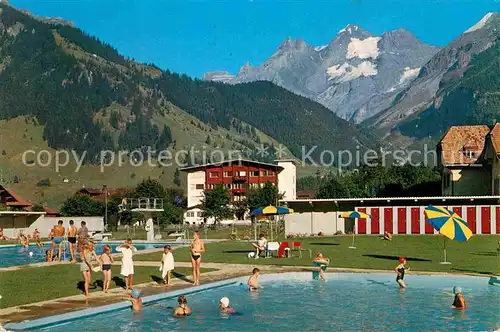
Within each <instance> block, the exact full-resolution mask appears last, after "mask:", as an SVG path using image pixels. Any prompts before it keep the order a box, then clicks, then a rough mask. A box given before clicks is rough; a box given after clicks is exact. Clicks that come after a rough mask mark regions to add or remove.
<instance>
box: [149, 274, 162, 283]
mask: <svg viewBox="0 0 500 332" xmlns="http://www.w3.org/2000/svg"><path fill="white" fill-rule="evenodd" d="M151 280H153V281H154V282H156V283H157V284H159V285H163V284H164V282H165V280H163V279H162V278H160V277H158V276H155V275H151Z"/></svg>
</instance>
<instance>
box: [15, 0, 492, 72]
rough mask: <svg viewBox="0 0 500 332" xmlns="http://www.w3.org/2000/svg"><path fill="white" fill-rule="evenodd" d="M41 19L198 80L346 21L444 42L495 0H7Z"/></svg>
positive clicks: (323, 35)
mask: <svg viewBox="0 0 500 332" xmlns="http://www.w3.org/2000/svg"><path fill="white" fill-rule="evenodd" d="M10 3H11V4H13V5H14V6H16V7H18V8H23V9H28V10H30V11H32V12H33V13H34V14H37V15H42V16H61V17H63V18H65V19H68V20H72V21H73V22H74V23H75V24H76V25H77V26H78V27H79V28H81V29H83V30H85V31H86V32H88V33H90V34H92V35H95V36H97V37H99V38H100V39H101V40H104V41H106V42H108V43H110V44H112V45H113V46H115V47H116V48H117V49H118V50H119V51H120V53H122V54H124V55H126V56H130V57H133V58H134V59H136V60H138V61H142V62H154V63H156V64H157V65H158V66H160V67H161V68H164V69H170V70H172V71H176V72H181V73H187V74H188V75H191V76H198V77H200V76H202V75H203V73H204V72H206V71H209V70H217V69H226V70H228V71H230V72H232V73H236V72H237V71H238V69H239V68H240V66H242V65H243V64H244V63H245V62H246V61H249V62H250V63H251V64H252V65H258V64H260V63H261V62H262V61H263V60H265V59H266V58H267V57H269V56H270V55H271V54H272V53H274V50H275V49H276V47H277V46H278V45H279V44H280V43H281V42H282V41H283V40H284V39H285V38H286V37H287V36H291V37H292V38H298V37H302V38H304V39H305V40H306V41H307V42H308V43H310V44H313V45H314V46H317V45H324V44H327V43H328V42H329V41H330V40H331V39H333V38H334V36H335V35H336V34H337V32H338V30H340V29H341V28H343V27H344V26H345V25H347V24H348V23H352V24H356V25H359V26H361V27H363V28H364V29H366V30H369V31H372V32H374V33H377V34H379V33H382V32H384V31H388V30H394V29H397V28H401V27H402V28H405V29H407V30H410V31H411V32H413V33H414V34H415V35H416V36H417V37H418V38H420V39H421V40H422V41H424V42H427V43H431V44H435V45H445V44H446V43H448V42H450V41H451V40H452V39H454V38H455V37H456V36H458V35H459V34H460V33H461V32H463V31H465V30H467V29H468V28H469V27H470V26H472V25H473V24H475V23H476V22H477V21H478V20H479V19H481V18H482V17H483V16H484V15H485V14H486V13H487V12H490V11H500V0H439V1H438V0H370V1H368V0H330V1H314V0H309V1H271V0H268V1H263V0H228V1H217V0H214V1H210V0H198V1H189V0H137V1H135V0H129V1H121V0H10Z"/></svg>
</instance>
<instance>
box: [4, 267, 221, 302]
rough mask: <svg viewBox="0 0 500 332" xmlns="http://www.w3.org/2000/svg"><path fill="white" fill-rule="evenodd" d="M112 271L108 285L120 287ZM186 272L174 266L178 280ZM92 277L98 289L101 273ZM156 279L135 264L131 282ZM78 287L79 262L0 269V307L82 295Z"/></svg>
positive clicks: (157, 277) (157, 274) (80, 284)
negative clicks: (12, 269)
mask: <svg viewBox="0 0 500 332" xmlns="http://www.w3.org/2000/svg"><path fill="white" fill-rule="evenodd" d="M112 271H113V277H112V278H113V280H112V281H111V285H110V287H111V288H117V287H122V285H124V284H123V283H124V281H123V280H122V279H121V278H122V277H121V276H120V266H113V268H112ZM210 271H213V269H202V271H201V272H202V273H203V272H210ZM190 274H191V269H190V268H176V269H175V271H174V273H173V277H174V278H180V279H182V278H184V277H185V275H190ZM92 280H93V281H95V287H92V285H91V286H90V287H91V292H92V291H100V290H102V288H101V285H102V280H103V277H102V273H93V274H92ZM159 280H161V274H160V272H159V271H158V268H157V267H143V266H136V267H135V278H134V283H135V284H140V283H146V282H151V281H159ZM81 289H83V277H82V274H81V272H80V264H76V265H69V264H64V265H53V266H46V267H38V268H36V267H31V268H23V269H20V270H16V271H8V272H0V295H2V299H0V308H7V307H12V306H17V305H21V304H28V303H34V302H40V301H46V300H51V299H56V298H60V297H65V296H71V295H78V294H82V291H81Z"/></svg>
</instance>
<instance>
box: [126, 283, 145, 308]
mask: <svg viewBox="0 0 500 332" xmlns="http://www.w3.org/2000/svg"><path fill="white" fill-rule="evenodd" d="M125 299H126V300H129V301H130V302H131V303H132V310H133V311H135V312H140V311H141V310H142V299H141V292H140V291H139V290H138V289H136V288H134V289H132V293H131V294H130V295H129V296H128V297H126V298H125Z"/></svg>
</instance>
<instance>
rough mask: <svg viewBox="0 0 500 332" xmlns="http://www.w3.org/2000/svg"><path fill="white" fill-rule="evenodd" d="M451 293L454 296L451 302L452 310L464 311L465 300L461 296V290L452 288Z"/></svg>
mask: <svg viewBox="0 0 500 332" xmlns="http://www.w3.org/2000/svg"><path fill="white" fill-rule="evenodd" d="M453 293H454V294H455V299H454V300H453V305H452V306H453V308H455V309H457V310H465V308H466V307H467V304H466V303H465V298H464V296H463V295H462V288H460V287H456V286H455V287H453Z"/></svg>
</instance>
